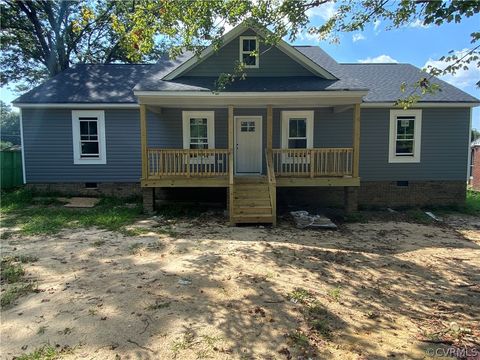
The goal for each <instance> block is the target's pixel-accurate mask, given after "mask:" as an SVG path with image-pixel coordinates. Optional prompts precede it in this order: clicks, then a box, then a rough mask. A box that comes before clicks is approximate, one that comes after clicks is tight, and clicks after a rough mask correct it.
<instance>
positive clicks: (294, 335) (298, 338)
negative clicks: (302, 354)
mask: <svg viewBox="0 0 480 360" xmlns="http://www.w3.org/2000/svg"><path fill="white" fill-rule="evenodd" d="M287 337H288V338H289V339H290V340H291V342H292V343H293V345H295V346H297V347H299V348H301V349H305V348H308V347H309V346H310V342H309V340H308V337H307V335H305V334H304V333H302V332H300V331H292V332H290V333H288V335H287Z"/></svg>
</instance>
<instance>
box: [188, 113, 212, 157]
mask: <svg viewBox="0 0 480 360" xmlns="http://www.w3.org/2000/svg"><path fill="white" fill-rule="evenodd" d="M182 115H183V148H184V149H214V148H215V128H214V127H215V125H214V112H213V111H184V112H183V114H182Z"/></svg>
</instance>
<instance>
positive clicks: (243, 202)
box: [234, 198, 270, 207]
mask: <svg viewBox="0 0 480 360" xmlns="http://www.w3.org/2000/svg"><path fill="white" fill-rule="evenodd" d="M258 206H259V207H265V206H270V198H266V199H245V198H240V199H235V204H234V207H258Z"/></svg>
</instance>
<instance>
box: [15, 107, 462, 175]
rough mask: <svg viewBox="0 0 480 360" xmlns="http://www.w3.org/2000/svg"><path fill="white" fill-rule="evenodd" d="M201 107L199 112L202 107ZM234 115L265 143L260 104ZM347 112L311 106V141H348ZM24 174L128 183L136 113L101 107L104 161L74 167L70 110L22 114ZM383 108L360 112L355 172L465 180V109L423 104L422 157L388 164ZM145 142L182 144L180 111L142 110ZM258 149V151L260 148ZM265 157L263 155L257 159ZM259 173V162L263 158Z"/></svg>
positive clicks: (222, 130)
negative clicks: (252, 124) (256, 122)
mask: <svg viewBox="0 0 480 360" xmlns="http://www.w3.org/2000/svg"><path fill="white" fill-rule="evenodd" d="M202 110H203V109H202ZM214 111H215V146H216V147H217V148H224V149H225V148H227V146H228V139H227V109H226V108H225V109H214ZM234 115H261V116H262V119H263V144H262V149H265V147H266V136H267V131H266V109H265V108H263V109H244V108H242V109H235V111H234ZM352 117H353V115H352V111H346V112H342V113H339V114H335V113H333V112H332V109H331V108H317V109H315V120H314V121H315V122H314V146H315V147H349V146H352ZM22 118H23V127H24V129H23V131H24V142H25V145H24V149H25V165H26V179H27V182H28V183H41V182H132V181H139V179H140V173H141V157H140V126H139V112H138V110H125V109H122V110H120V109H119V110H105V130H106V142H107V144H106V145H107V164H106V165H74V164H73V146H72V129H71V110H68V109H65V110H63V109H62V110H42V109H24V110H23V111H22ZM389 118H390V113H389V110H388V109H362V113H361V152H360V176H361V178H362V180H364V181H396V180H412V181H413V180H465V178H466V166H467V156H468V154H467V148H468V131H469V119H470V113H469V109H467V108H466V109H454V108H450V109H424V110H423V116H422V118H423V120H422V149H421V162H420V163H413V164H398V163H396V164H389V163H388V138H389ZM280 135H281V109H274V112H273V147H274V148H279V147H280V141H281V140H280V139H281V136H280ZM148 144H149V146H152V147H164V148H182V147H183V137H182V109H174V108H163V109H162V111H161V112H160V113H159V114H157V113H153V112H148ZM262 151H263V150H262ZM262 159H263V162H264V157H262ZM263 169H264V171H265V163H263Z"/></svg>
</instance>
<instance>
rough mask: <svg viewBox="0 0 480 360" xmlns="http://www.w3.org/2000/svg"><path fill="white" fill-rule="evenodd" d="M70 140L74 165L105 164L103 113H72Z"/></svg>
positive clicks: (85, 111)
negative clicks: (71, 141) (71, 140)
mask: <svg viewBox="0 0 480 360" xmlns="http://www.w3.org/2000/svg"><path fill="white" fill-rule="evenodd" d="M72 138H73V163H74V164H106V163H107V161H106V160H107V159H106V146H105V113H104V111H98V110H74V111H72Z"/></svg>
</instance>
